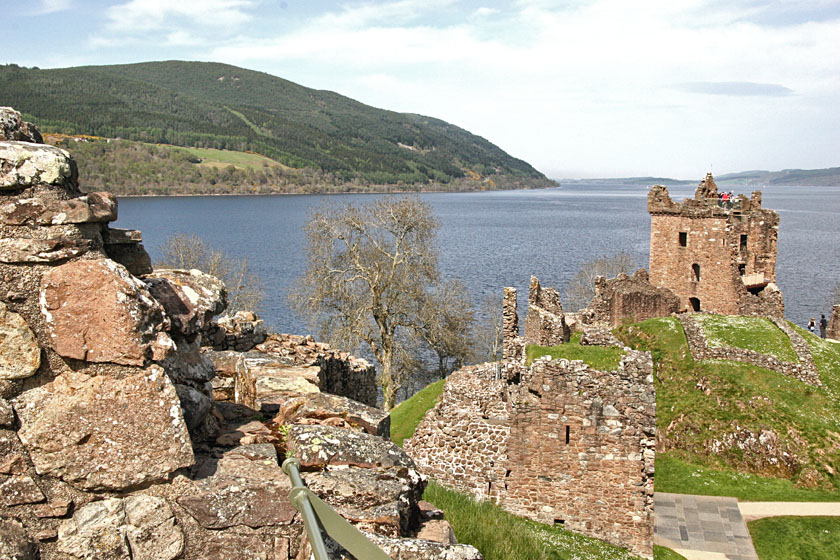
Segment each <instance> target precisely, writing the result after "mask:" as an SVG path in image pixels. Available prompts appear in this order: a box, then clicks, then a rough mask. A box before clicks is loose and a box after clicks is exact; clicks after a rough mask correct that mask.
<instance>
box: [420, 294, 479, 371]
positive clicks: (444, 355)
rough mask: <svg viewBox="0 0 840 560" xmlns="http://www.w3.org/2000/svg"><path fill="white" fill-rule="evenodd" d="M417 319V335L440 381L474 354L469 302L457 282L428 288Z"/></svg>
mask: <svg viewBox="0 0 840 560" xmlns="http://www.w3.org/2000/svg"><path fill="white" fill-rule="evenodd" d="M420 319H421V323H420V329H419V334H420V337H421V338H422V339H423V341H424V342H425V343H426V344H427V345H428V347H429V349H430V350H431V351H432V352H433V353H434V354H435V356H436V357H437V375H438V377H439V378H440V379H443V378H444V377H446V376H447V375H448V374H449V373H451V372H453V371H454V370H456V369H458V368H460V367H462V366H463V365H464V364H466V363H467V361H469V360H470V359H471V358H472V356H473V355H474V354H475V344H474V340H473V336H472V325H473V320H474V313H473V311H472V303H471V302H470V297H469V294H468V293H467V290H466V288H464V285H463V284H462V283H461V282H460V281H459V280H451V281H449V282H446V283H443V284H439V285H436V286H434V287H433V288H431V289H430V290H429V291H428V293H427V298H426V300H425V301H424V302H423V306H422V308H421V309H420Z"/></svg>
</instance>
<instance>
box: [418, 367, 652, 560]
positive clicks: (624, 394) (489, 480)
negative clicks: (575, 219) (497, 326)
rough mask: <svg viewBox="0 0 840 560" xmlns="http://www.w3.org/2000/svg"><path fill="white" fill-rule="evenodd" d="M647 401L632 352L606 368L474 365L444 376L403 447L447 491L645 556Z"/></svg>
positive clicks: (647, 387)
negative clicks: (439, 389)
mask: <svg viewBox="0 0 840 560" xmlns="http://www.w3.org/2000/svg"><path fill="white" fill-rule="evenodd" d="M655 400H656V399H655V392H654V388H653V362H652V360H651V358H650V356H649V355H648V354H642V353H639V352H635V351H630V352H628V354H627V355H626V356H625V358H624V359H623V361H622V364H621V366H620V367H619V369H618V370H616V371H614V372H598V371H594V370H592V369H591V368H589V367H587V366H586V365H585V364H583V363H582V362H579V361H575V362H568V361H566V360H557V361H546V360H537V361H536V362H535V363H534V365H533V366H532V367H531V368H528V369H526V368H524V366H522V365H521V364H520V363H518V362H505V363H504V364H503V366H502V368H501V371H500V372H499V373H498V374H497V373H496V371H495V368H494V367H493V365H492V364H486V365H483V366H472V367H469V368H464V369H461V370H459V371H457V372H455V373H453V374H452V375H451V376H450V377H449V379H448V380H447V384H446V387H445V389H444V392H443V395H442V397H441V401H440V402H439V403H438V405H436V406H435V408H434V409H432V411H430V412H429V413H428V414H427V415H426V417H425V418H424V419H423V421H422V422H421V423H420V425H419V426H418V427H417V430H416V431H415V435H414V437H412V438H411V439H410V440H409V441H407V442H406V443H405V446H404V448H405V450H406V451H407V452H408V453H409V455H411V456H412V457H413V458H414V459H415V461H417V463H418V464H419V466H420V467H421V469H423V471H424V472H428V473H429V474H430V475H431V476H433V477H434V478H435V479H437V480H439V481H441V482H442V483H444V484H446V485H448V486H451V487H454V488H457V489H459V490H461V491H466V492H469V493H471V494H472V495H474V496H476V497H480V498H489V499H492V500H493V501H495V502H496V503H498V504H499V505H501V506H502V507H503V508H504V509H506V510H508V511H510V512H512V513H515V514H517V515H522V516H525V517H529V518H532V519H535V520H537V521H540V522H543V523H548V524H553V523H555V522H556V523H562V524H563V525H564V526H565V527H568V528H570V529H573V530H575V531H579V532H581V533H583V534H586V535H590V536H594V537H598V538H601V539H604V540H607V541H609V542H611V543H613V544H616V545H618V546H624V547H627V548H630V549H631V550H632V551H634V552H635V553H637V554H641V555H644V556H648V557H650V556H651V555H652V538H653V474H654V445H655ZM567 434H568V435H567ZM567 437H568V439H567Z"/></svg>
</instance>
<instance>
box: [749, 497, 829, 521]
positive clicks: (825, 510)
mask: <svg viewBox="0 0 840 560" xmlns="http://www.w3.org/2000/svg"><path fill="white" fill-rule="evenodd" d="M738 509H740V510H741V515H742V516H743V517H744V521H755V520H756V519H761V518H763V517H778V516H780V515H797V516H803V515H804V516H834V517H840V502H739V503H738Z"/></svg>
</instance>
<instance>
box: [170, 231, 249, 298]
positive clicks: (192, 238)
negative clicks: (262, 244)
mask: <svg viewBox="0 0 840 560" xmlns="http://www.w3.org/2000/svg"><path fill="white" fill-rule="evenodd" d="M160 251H161V253H162V255H163V257H162V259H161V261H160V262H159V263H155V267H156V268H183V269H192V268H196V269H198V270H201V271H202V272H206V273H207V274H210V275H211V276H215V277H216V278H218V279H219V280H221V281H222V282H224V283H225V287H226V288H227V291H228V307H227V312H228V313H231V314H232V313H236V312H237V311H254V312H257V311H259V307H260V304H261V303H262V300H263V297H264V295H265V291H264V290H263V285H262V280H261V279H260V277H259V276H258V275H256V274H254V273H252V272H251V271H250V270H248V260H247V259H246V258H244V257H243V258H241V259H236V258H234V257H231V256H229V255H227V254H226V253H224V252H223V251H219V250H217V249H214V248H213V247H211V246H210V245H208V244H207V242H205V241H204V240H203V239H202V238H200V237H198V236H197V235H188V234H184V233H177V234H175V235H173V236H172V237H170V238H169V239H167V240H166V243H164V244H163V245H161V247H160Z"/></svg>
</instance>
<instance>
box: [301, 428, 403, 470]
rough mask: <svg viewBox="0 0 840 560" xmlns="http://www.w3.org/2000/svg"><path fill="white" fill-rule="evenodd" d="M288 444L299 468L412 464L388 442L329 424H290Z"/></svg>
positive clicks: (398, 449) (396, 447) (401, 465)
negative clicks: (297, 461) (298, 461)
mask: <svg viewBox="0 0 840 560" xmlns="http://www.w3.org/2000/svg"><path fill="white" fill-rule="evenodd" d="M288 446H289V448H290V449H292V450H294V456H295V457H297V458H298V459H299V460H300V463H301V465H302V466H303V467H324V466H326V465H353V466H357V467H364V468H372V467H412V468H413V467H414V461H412V460H411V458H410V457H409V456H408V455H406V454H405V452H404V451H403V450H402V449H400V448H399V447H398V446H397V445H396V444H395V443H393V442H391V441H388V440H384V439H382V438H380V437H377V436H373V435H370V434H368V433H365V432H356V431H350V430H344V429H341V428H333V427H330V426H318V425H314V426H292V428H291V430H289V436H288Z"/></svg>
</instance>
